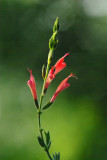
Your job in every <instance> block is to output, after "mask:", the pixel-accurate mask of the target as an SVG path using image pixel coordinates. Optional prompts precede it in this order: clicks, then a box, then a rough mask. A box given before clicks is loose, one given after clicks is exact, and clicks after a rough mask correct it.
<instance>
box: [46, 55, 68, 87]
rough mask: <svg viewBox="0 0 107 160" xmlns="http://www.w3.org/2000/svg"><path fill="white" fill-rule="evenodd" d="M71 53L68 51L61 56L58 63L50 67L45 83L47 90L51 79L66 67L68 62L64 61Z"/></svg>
mask: <svg viewBox="0 0 107 160" xmlns="http://www.w3.org/2000/svg"><path fill="white" fill-rule="evenodd" d="M68 55H69V54H68V53H66V54H65V55H64V56H63V57H62V58H60V59H59V60H58V61H57V62H56V64H55V65H54V66H53V67H52V68H51V69H50V71H49V74H48V77H47V79H46V83H45V90H47V88H48V86H49V85H50V83H51V81H52V80H53V79H54V78H55V75H56V74H57V73H59V72H60V71H61V70H63V69H64V68H65V67H66V63H65V62H64V58H65V57H66V56H68Z"/></svg>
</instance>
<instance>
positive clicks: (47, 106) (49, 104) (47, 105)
mask: <svg viewBox="0 0 107 160" xmlns="http://www.w3.org/2000/svg"><path fill="white" fill-rule="evenodd" d="M52 103H53V102H48V103H47V104H46V105H45V106H44V107H43V108H42V110H45V109H47V108H49V107H50V106H51V104H52Z"/></svg>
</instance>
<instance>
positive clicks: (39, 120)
mask: <svg viewBox="0 0 107 160" xmlns="http://www.w3.org/2000/svg"><path fill="white" fill-rule="evenodd" d="M52 53H53V50H50V51H49V55H48V61H47V68H46V75H45V79H44V82H43V87H42V93H41V95H40V103H39V109H38V126H39V132H40V136H41V138H42V139H43V134H42V128H41V119H40V118H41V117H40V116H41V106H42V100H43V97H44V94H45V93H44V90H45V83H46V79H47V76H48V72H49V68H50V63H51V60H50V57H51V55H52ZM44 149H45V151H46V153H47V155H48V158H49V159H50V160H52V158H51V155H50V153H49V151H48V150H47V148H46V147H45V148H44Z"/></svg>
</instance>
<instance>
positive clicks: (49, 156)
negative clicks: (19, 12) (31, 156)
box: [46, 150, 52, 160]
mask: <svg viewBox="0 0 107 160" xmlns="http://www.w3.org/2000/svg"><path fill="white" fill-rule="evenodd" d="M46 153H47V155H48V158H49V159H50V160H52V157H51V155H50V153H49V151H48V150H46Z"/></svg>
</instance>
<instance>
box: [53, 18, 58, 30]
mask: <svg viewBox="0 0 107 160" xmlns="http://www.w3.org/2000/svg"><path fill="white" fill-rule="evenodd" d="M58 30H59V18H58V17H57V18H56V20H55V23H54V26H53V33H54V32H55V31H58Z"/></svg>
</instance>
